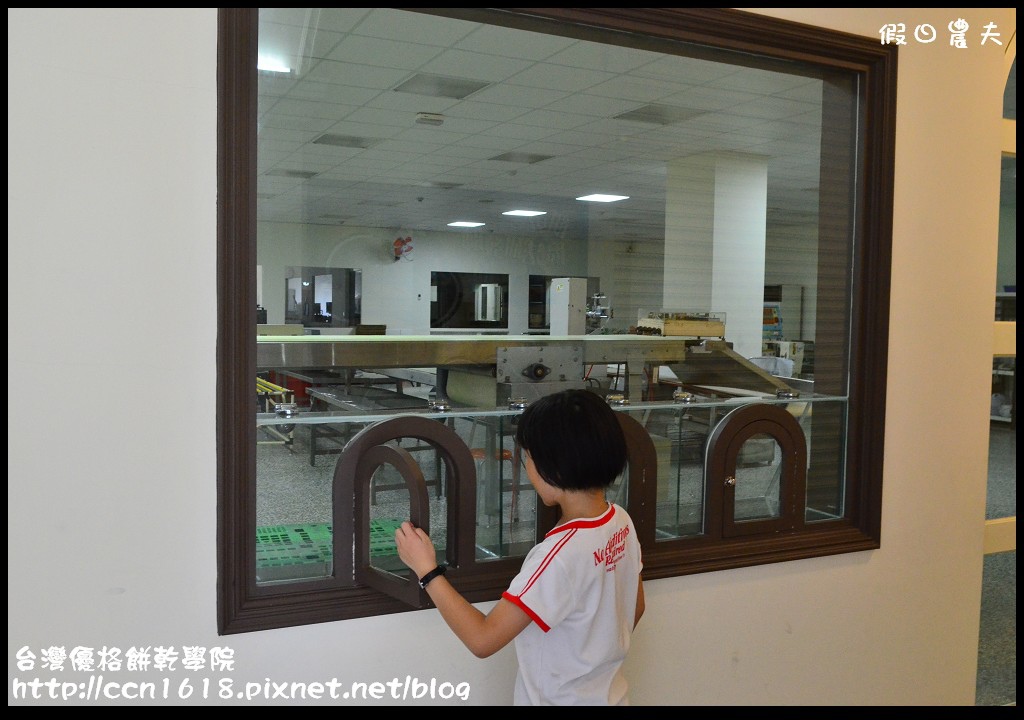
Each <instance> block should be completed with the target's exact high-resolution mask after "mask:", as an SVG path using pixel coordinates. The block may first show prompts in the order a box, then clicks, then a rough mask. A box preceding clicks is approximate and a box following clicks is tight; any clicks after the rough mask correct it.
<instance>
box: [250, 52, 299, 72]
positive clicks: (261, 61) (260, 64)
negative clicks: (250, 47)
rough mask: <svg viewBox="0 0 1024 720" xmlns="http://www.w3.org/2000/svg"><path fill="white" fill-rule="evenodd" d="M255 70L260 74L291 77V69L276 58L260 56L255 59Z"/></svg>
mask: <svg viewBox="0 0 1024 720" xmlns="http://www.w3.org/2000/svg"><path fill="white" fill-rule="evenodd" d="M256 69H257V70H259V71H260V72H266V73H277V74H279V75H291V74H292V69H291V68H290V67H288V66H287V65H285V64H284V63H283V62H281V61H280V60H278V59H277V58H268V57H263V56H260V57H259V58H257V59H256Z"/></svg>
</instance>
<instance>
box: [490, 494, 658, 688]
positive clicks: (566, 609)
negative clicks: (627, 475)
mask: <svg viewBox="0 0 1024 720" xmlns="http://www.w3.org/2000/svg"><path fill="white" fill-rule="evenodd" d="M642 567H643V563H642V561H641V557H640V542H639V541H638V540H637V537H636V528H634V527H633V521H632V520H631V519H630V517H629V515H628V514H627V513H626V511H625V510H623V509H622V508H621V507H619V506H618V505H614V504H609V505H608V510H607V511H605V512H604V513H603V514H602V515H600V516H599V517H596V518H581V519H577V520H572V521H570V522H568V523H565V524H564V525H559V526H558V527H556V528H554V529H553V530H551V532H549V533H548V534H547V535H546V536H545V537H544V540H543V541H542V542H540V543H538V544H537V546H536V547H534V548H533V549H532V550H530V552H529V554H528V555H527V556H526V560H525V561H524V562H523V567H522V570H520V572H519V574H518V575H517V576H516V577H515V579H513V580H512V583H511V585H509V588H508V590H506V591H505V593H504V594H503V595H502V597H504V598H505V599H506V600H508V601H510V602H513V603H515V604H516V605H518V606H519V607H520V608H522V609H523V610H524V611H525V612H526V614H527V615H529V616H530V617H531V618H532V619H533V622H532V623H531V624H530V625H528V626H527V628H526V629H525V630H523V631H522V632H521V633H519V635H518V636H517V637H516V640H515V645H516V655H517V657H518V660H519V673H518V676H517V677H516V687H515V696H514V702H515V704H516V705H622V704H628V702H629V700H628V696H627V694H626V693H627V689H628V686H627V683H626V679H625V677H624V676H623V674H622V670H621V667H622V662H623V660H625V658H626V653H627V652H628V651H629V640H630V635H631V634H632V632H633V618H634V614H635V612H636V595H637V583H638V582H639V579H640V570H641V569H642Z"/></svg>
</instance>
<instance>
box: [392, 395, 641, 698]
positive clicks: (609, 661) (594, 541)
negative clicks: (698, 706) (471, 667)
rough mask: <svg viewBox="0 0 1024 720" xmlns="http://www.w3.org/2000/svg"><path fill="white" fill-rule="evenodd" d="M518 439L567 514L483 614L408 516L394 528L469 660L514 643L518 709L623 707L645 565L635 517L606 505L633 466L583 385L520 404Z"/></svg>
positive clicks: (607, 416)
mask: <svg viewBox="0 0 1024 720" xmlns="http://www.w3.org/2000/svg"><path fill="white" fill-rule="evenodd" d="M516 441H517V442H518V444H519V446H520V448H521V451H522V453H523V457H524V460H525V465H526V474H527V477H529V479H530V483H531V484H532V485H533V487H534V488H535V489H536V491H537V497H538V498H539V499H540V500H541V502H543V503H544V504H545V505H547V506H553V505H557V506H558V508H559V510H560V511H561V514H560V517H559V520H558V525H557V526H556V527H555V528H554V529H553V530H551V531H550V532H549V533H547V535H546V536H545V538H544V540H543V541H542V542H540V543H538V544H537V545H536V546H535V547H534V548H533V549H532V550H530V552H529V553H528V554H527V556H526V559H525V561H524V562H523V566H522V569H521V570H520V572H519V574H518V575H517V576H516V577H515V578H514V579H513V580H512V583H511V585H510V586H509V588H508V590H506V591H505V592H504V593H503V594H502V597H501V599H500V600H498V602H497V604H496V605H495V606H494V607H493V608H492V609H491V611H490V612H489V613H488V614H487V615H484V614H483V613H482V612H480V611H479V610H477V609H476V608H475V607H474V606H473V605H471V604H470V603H469V602H468V601H467V600H466V599H465V598H464V597H462V595H460V594H459V592H458V591H457V590H456V589H455V588H454V587H453V586H452V585H451V584H450V583H449V582H448V581H447V580H446V579H445V578H444V577H443V570H442V569H441V568H438V566H437V559H436V558H437V556H436V554H435V551H434V546H433V543H432V542H431V540H430V538H429V537H428V536H427V534H426V533H425V532H423V530H421V529H419V528H416V527H413V525H412V524H411V523H409V522H405V523H402V526H401V527H400V528H398V530H396V531H395V542H396V544H397V546H398V555H399V557H400V558H401V560H402V562H404V563H405V564H406V565H407V566H408V567H409V568H410V569H411V570H412V571H413V572H415V573H416V576H417V577H418V578H420V582H421V584H422V585H423V586H424V587H425V588H426V591H427V594H428V595H429V596H430V599H431V601H433V603H434V605H435V606H436V607H437V609H438V610H439V611H440V612H441V617H443V618H444V620H445V622H447V623H448V626H449V627H451V629H452V630H453V631H454V632H455V634H456V635H457V636H458V638H459V639H460V640H462V642H463V643H464V644H465V645H466V647H467V648H469V649H470V651H472V652H473V654H474V655H476V656H477V657H488V656H490V655H492V654H493V653H495V652H497V651H498V650H500V649H501V648H503V647H505V645H507V644H508V643H509V642H510V641H511V640H513V639H514V640H515V647H516V655H517V658H518V661H519V672H518V674H517V677H516V685H515V694H514V702H515V704H516V705H628V704H629V697H628V694H627V689H628V686H627V683H626V680H625V678H624V676H623V674H622V670H621V667H622V662H623V660H625V658H626V653H627V651H628V650H629V642H630V635H631V633H632V632H633V628H634V627H635V626H636V623H637V622H638V621H639V620H640V616H641V615H643V612H644V590H643V582H642V580H641V578H640V571H641V569H642V567H643V565H642V562H641V558H640V543H639V542H638V541H637V538H636V529H635V528H634V527H633V521H632V520H631V519H630V517H629V515H628V514H627V513H626V511H625V510H624V509H623V508H621V507H619V506H618V505H615V504H612V503H609V502H607V501H606V500H605V494H604V493H605V488H607V487H608V486H609V485H610V484H611V483H612V482H614V481H615V478H616V477H618V476H619V474H620V473H621V472H622V471H623V469H624V468H625V464H626V440H625V437H624V436H623V434H622V430H621V428H620V426H619V423H618V420H617V419H616V417H615V412H614V411H613V410H612V409H611V408H610V407H609V406H608V404H607V403H606V402H605V401H604V400H602V399H601V398H600V397H599V396H598V395H596V394H594V393H592V392H590V391H588V390H566V391H563V392H559V393H555V394H552V395H547V396H544V397H542V398H541V399H539V400H537V401H535V402H534V403H533V404H531V405H530V406H528V407H527V408H526V410H524V411H523V414H522V416H521V417H520V419H519V424H518V426H517V429H516Z"/></svg>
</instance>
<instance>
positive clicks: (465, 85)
mask: <svg viewBox="0 0 1024 720" xmlns="http://www.w3.org/2000/svg"><path fill="white" fill-rule="evenodd" d="M488 85H490V83H488V82H481V81H479V80H470V79H468V78H453V77H445V76H443V75H429V74H427V73H419V74H417V75H413V76H412V77H411V78H409V79H408V80H406V81H405V82H404V83H402V84H401V85H399V86H398V87H396V88H395V92H405V93H413V94H414V95H427V96H429V97H444V98H454V99H456V100H461V99H463V98H465V97H468V96H470V95H472V94H473V93H475V92H476V91H477V90H481V89H483V88H485V87H487V86H488Z"/></svg>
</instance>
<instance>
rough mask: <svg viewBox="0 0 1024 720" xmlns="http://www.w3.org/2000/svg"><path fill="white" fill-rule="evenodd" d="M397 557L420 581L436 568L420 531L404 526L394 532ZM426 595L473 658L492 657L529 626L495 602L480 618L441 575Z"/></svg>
mask: <svg viewBox="0 0 1024 720" xmlns="http://www.w3.org/2000/svg"><path fill="white" fill-rule="evenodd" d="M395 544H396V545H397V546H398V557H399V558H401V560H402V562H404V563H405V564H406V565H407V566H409V568H410V569H411V570H412V571H413V572H414V573H416V577H417V578H421V577H423V576H424V575H426V574H427V573H428V572H430V571H431V570H433V569H434V568H435V567H436V566H437V553H436V551H435V550H434V544H433V542H431V540H430V537H428V536H427V534H426V533H425V532H423V530H421V529H420V528H417V527H413V525H412V523H410V522H404V523H402V526H401V527H400V528H398V529H397V530H395ZM427 595H429V596H430V599H431V600H432V601H433V603H434V605H435V606H436V607H437V609H438V610H439V611H440V613H441V617H442V618H444V621H445V622H446V623H448V627H450V628H451V629H452V631H453V632H454V633H455V635H456V636H457V637H458V638H459V639H460V640H461V641H462V642H463V644H464V645H465V646H466V647H467V648H469V650H470V652H472V653H473V654H474V655H476V656H477V657H481V658H485V657H489V656H490V655H493V654H494V653H496V652H498V650H501V649H502V648H503V647H505V646H506V645H508V644H509V642H511V641H512V639H513V638H515V636H516V635H518V634H519V633H521V632H522V631H523V630H524V629H525V628H526V627H527V626H528V625H529V624H530V622H531V621H530V617H529V616H528V615H527V614H526V613H525V612H523V611H522V610H521V609H520V608H518V607H516V606H515V605H514V604H513V603H510V602H509V601H508V600H504V599H502V600H499V601H498V604H497V605H495V606H494V607H493V608H492V609H491V611H490V613H488V614H487V615H484V614H483V613H482V612H480V611H479V610H477V609H476V608H475V607H473V606H472V605H471V604H470V603H469V601H468V600H466V598H464V597H462V595H461V594H459V591H458V590H456V589H455V588H454V587H453V586H452V584H451V583H450V582H448V580H447V579H445V577H444V576H443V575H442V576H440V577H437V578H434V579H433V580H431V581H430V582H429V583H428V584H427Z"/></svg>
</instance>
